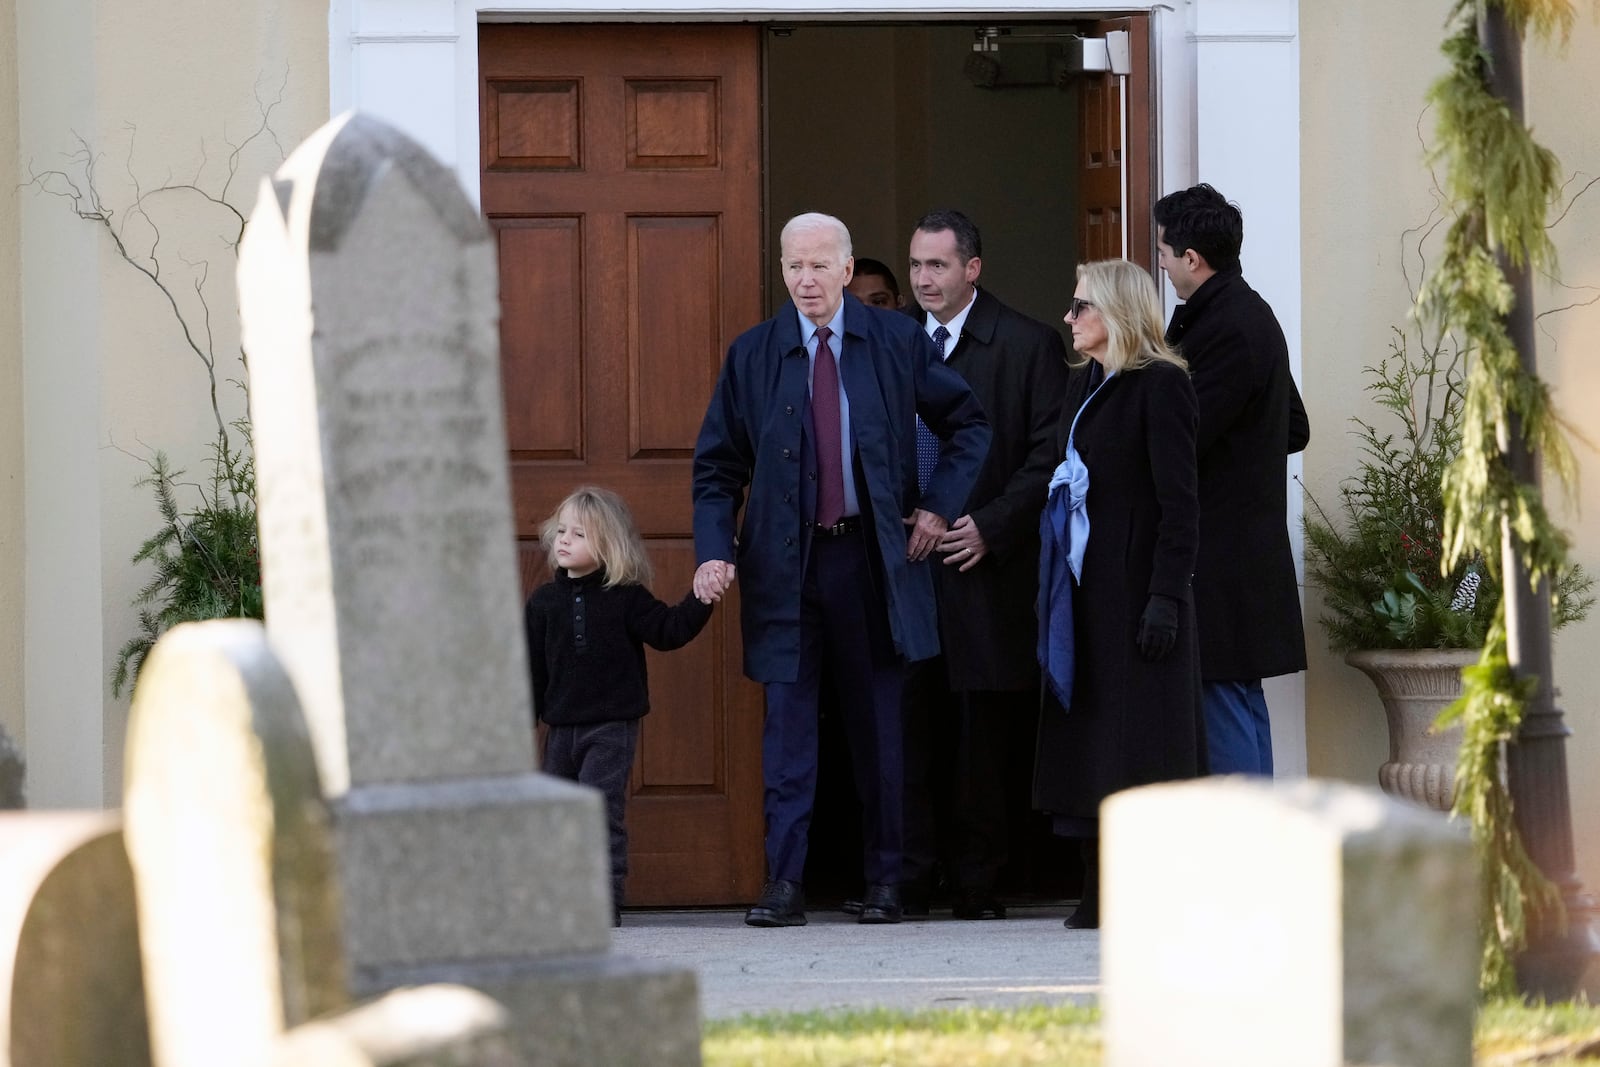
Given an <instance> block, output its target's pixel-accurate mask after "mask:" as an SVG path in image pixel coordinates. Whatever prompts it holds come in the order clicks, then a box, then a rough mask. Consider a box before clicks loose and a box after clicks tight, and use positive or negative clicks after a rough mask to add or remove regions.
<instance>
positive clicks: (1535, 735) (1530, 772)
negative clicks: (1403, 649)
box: [1478, 3, 1600, 1000]
mask: <svg viewBox="0 0 1600 1067" xmlns="http://www.w3.org/2000/svg"><path fill="white" fill-rule="evenodd" d="M1478 40H1479V43H1480V44H1482V45H1483V49H1484V53H1485V54H1486V55H1487V56H1488V59H1489V88H1490V91H1491V92H1492V93H1494V95H1495V96H1497V97H1499V98H1500V99H1501V100H1503V101H1505V103H1506V106H1507V107H1508V108H1509V109H1510V111H1511V114H1512V115H1513V116H1514V117H1515V118H1516V120H1517V121H1518V122H1521V121H1523V101H1522V39H1521V37H1520V35H1519V34H1518V32H1517V30H1516V28H1515V27H1514V26H1513V25H1511V24H1510V23H1509V22H1508V21H1507V20H1506V16H1505V11H1504V8H1503V7H1502V6H1501V5H1500V4H1496V3H1488V4H1483V5H1481V6H1480V14H1479V22H1478ZM1499 262H1500V268H1501V269H1502V270H1503V271H1504V272H1505V275H1506V280H1507V282H1509V283H1510V285H1511V290H1512V293H1513V303H1512V307H1511V312H1510V314H1509V315H1508V316H1507V320H1506V329H1507V331H1508V332H1509V333H1510V335H1511V342H1512V344H1514V345H1515V346H1516V349H1517V353H1518V356H1519V357H1520V359H1521V362H1522V366H1523V368H1524V369H1525V370H1526V371H1527V372H1528V373H1529V374H1536V373H1537V370H1538V355H1537V351H1536V348H1535V341H1534V329H1533V286H1532V282H1531V280H1530V278H1529V276H1528V268H1527V264H1526V263H1524V264H1523V265H1522V266H1520V267H1518V266H1515V265H1513V264H1512V263H1511V262H1510V260H1509V258H1508V257H1507V256H1506V255H1505V254H1504V253H1501V254H1500V257H1499ZM1501 449H1502V450H1503V453H1504V455H1505V459H1506V464H1507V466H1508V467H1509V468H1510V471H1511V474H1512V476H1513V477H1514V478H1516V480H1518V481H1519V482H1523V483H1526V484H1528V485H1532V486H1534V487H1536V488H1537V487H1539V485H1540V482H1541V478H1540V471H1539V456H1538V454H1537V453H1536V452H1534V451H1533V450H1532V449H1530V448H1529V447H1528V444H1527V442H1526V441H1525V440H1524V439H1523V436H1522V427H1521V424H1520V420H1519V419H1518V418H1517V417H1516V416H1515V415H1512V414H1510V413H1507V417H1506V429H1505V436H1504V438H1503V439H1502V441H1501ZM1502 530H1503V533H1502V536H1501V557H1500V558H1501V568H1502V570H1501V573H1502V574H1503V575H1504V578H1505V593H1504V597H1505V610H1506V637H1507V645H1508V648H1509V653H1510V660H1511V669H1512V673H1513V674H1515V675H1516V676H1517V677H1519V678H1536V679H1537V680H1538V688H1537V690H1536V691H1535V692H1534V694H1533V697H1532V699H1530V700H1529V701H1528V704H1527V707H1526V710H1525V713H1524V715H1523V720H1522V728H1521V729H1520V730H1519V731H1518V732H1517V739H1516V741H1515V742H1514V743H1513V744H1511V745H1510V746H1508V747H1507V750H1506V772H1507V778H1508V782H1509V785H1510V789H1511V799H1512V803H1513V805H1514V806H1515V810H1516V820H1517V829H1518V830H1519V831H1520V832H1521V834H1522V840H1523V844H1524V845H1525V846H1526V847H1527V850H1528V854H1529V856H1530V857H1531V858H1532V859H1533V862H1534V863H1535V864H1537V865H1538V867H1539V869H1540V870H1541V871H1543V872H1544V875H1545V877H1547V878H1549V879H1550V880H1551V881H1552V882H1553V883H1555V885H1556V886H1557V887H1558V888H1559V889H1560V891H1561V899H1562V901H1563V902H1564V903H1565V904H1566V909H1567V924H1566V928H1565V929H1562V928H1561V927H1560V926H1559V925H1557V924H1553V923H1550V922H1543V923H1539V922H1530V924H1529V929H1528V946H1527V948H1526V949H1525V950H1524V951H1523V953H1522V955H1521V956H1520V957H1519V958H1518V960H1517V984H1518V986H1519V987H1520V988H1521V990H1522V991H1523V992H1524V993H1527V994H1530V995H1534V996H1542V997H1544V998H1545V999H1547V1000H1566V999H1568V998H1570V997H1572V996H1574V995H1575V994H1576V993H1577V992H1578V991H1579V990H1581V989H1584V988H1585V972H1586V971H1588V970H1589V969H1590V967H1591V965H1593V964H1594V963H1596V962H1600V909H1597V907H1596V904H1595V901H1594V898H1593V897H1591V896H1590V895H1589V894H1588V893H1587V892H1585V891H1584V888H1583V885H1582V883H1580V882H1579V881H1578V876H1577V873H1576V868H1575V865H1574V863H1573V852H1572V805H1571V801H1570V797H1569V794H1568V787H1567V750H1566V741H1567V737H1568V735H1569V734H1571V732H1572V731H1570V730H1569V729H1567V726H1566V723H1565V722H1564V721H1563V719H1562V715H1561V709H1560V708H1558V707H1556V705H1555V687H1554V685H1553V683H1552V681H1551V676H1552V663H1551V652H1550V582H1549V580H1548V579H1541V580H1540V582H1539V584H1538V587H1537V588H1534V587H1532V586H1530V584H1529V582H1528V571H1527V568H1526V567H1524V566H1523V565H1522V562H1521V560H1520V558H1519V556H1518V554H1517V552H1516V550H1515V546H1514V542H1513V537H1512V533H1511V529H1510V523H1509V522H1505V523H1503V524H1502ZM1597 973H1600V972H1597Z"/></svg>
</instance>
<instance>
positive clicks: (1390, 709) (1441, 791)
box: [1344, 648, 1478, 811]
mask: <svg viewBox="0 0 1600 1067" xmlns="http://www.w3.org/2000/svg"><path fill="white" fill-rule="evenodd" d="M1344 661H1345V662H1346V663H1348V664H1350V666H1352V667H1355V668H1356V669H1357V670H1360V671H1361V672H1362V673H1364V674H1365V675H1366V676H1367V677H1368V678H1371V679H1372V682H1373V684H1374V685H1376V686H1377V687H1378V695H1379V696H1380V697H1381V698H1382V699H1383V710H1384V712H1385V713H1386V714H1387V715H1388V717H1389V762H1388V763H1385V764H1384V765H1383V766H1382V767H1380V768H1378V785H1379V786H1380V787H1381V788H1382V789H1383V791H1384V792H1385V793H1388V794H1389V795H1390V796H1396V797H1400V798H1402V799H1404V800H1410V801H1413V802H1415V803H1417V804H1421V805H1422V806H1424V807H1428V808H1433V809H1434V810H1436V811H1449V810H1450V805H1451V804H1452V803H1453V802H1454V801H1455V776H1456V753H1457V751H1458V750H1459V749H1460V748H1461V726H1460V724H1459V723H1458V724H1456V725H1454V726H1451V727H1450V728H1449V729H1448V730H1445V731H1443V732H1435V730H1434V729H1433V721H1434V720H1435V719H1436V718H1438V717H1439V712H1440V711H1442V710H1443V709H1444V707H1445V705H1447V704H1449V703H1450V702H1451V701H1452V700H1454V699H1455V698H1456V697H1458V696H1460V695H1461V668H1463V667H1469V666H1471V665H1472V664H1474V663H1476V662H1478V651H1477V650H1476V649H1470V648H1468V649H1453V648H1452V649H1433V648H1423V649H1409V648H1396V649H1360V650H1357V651H1355V652H1351V653H1350V654H1348V655H1347V656H1345V658H1344Z"/></svg>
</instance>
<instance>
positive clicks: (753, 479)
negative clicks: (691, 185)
mask: <svg viewBox="0 0 1600 1067" xmlns="http://www.w3.org/2000/svg"><path fill="white" fill-rule="evenodd" d="M809 372H810V360H809V358H808V357H807V355H806V349H805V345H803V344H802V343H801V341H800V319H799V313H798V312H797V311H796V310H795V307H794V304H792V303H789V302H785V303H784V305H783V306H782V307H781V308H779V309H778V313H777V314H776V315H774V316H773V317H772V318H770V319H768V320H767V321H766V322H764V323H762V324H761V325H759V326H756V327H753V328H751V329H749V330H746V331H745V332H744V333H742V334H740V335H739V337H737V338H736V339H735V340H734V342H733V344H732V346H730V347H729V349H728V355H727V358H726V359H725V360H723V364H722V373H721V374H720V375H719V376H718V378H717V384H716V388H715V389H714V390H713V392H712V394H711V402H710V403H709V404H708V405H707V407H706V415H705V419H704V421H703V422H702V423H701V425H700V436H699V438H698V440H697V441H696V442H695V454H694V547H695V557H696V560H695V561H696V564H697V565H698V564H701V563H705V562H706V561H707V560H713V559H718V560H729V561H732V562H733V563H734V565H735V567H736V568H737V570H736V579H737V581H738V583H739V590H740V594H739V596H740V601H739V602H740V612H739V621H740V623H741V632H742V634H743V636H744V670H745V674H746V675H747V676H749V677H750V678H751V679H752V680H754V681H757V682H792V681H794V680H795V678H796V676H797V673H798V671H799V663H800V587H801V581H802V579H803V578H804V576H805V564H806V556H807V553H808V552H809V550H810V546H811V538H810V536H809V534H808V527H806V526H805V522H806V521H807V520H809V519H811V517H812V516H813V515H814V514H815V509H816V482H815V480H814V478H813V477H812V474H813V473H814V471H815V455H816V450H815V448H814V447H813V446H812V444H811V441H810V434H809V432H808V427H809V426H810V425H811V401H810V389H809ZM839 378H840V381H842V382H843V383H844V391H845V396H846V397H847V398H848V399H849V402H850V432H851V435H852V437H853V439H854V444H853V449H852V451H853V456H852V459H853V464H852V465H853V470H854V474H855V479H856V492H857V496H858V498H859V500H860V503H861V508H862V516H863V520H864V521H867V522H869V523H870V524H871V531H872V537H873V542H874V544H875V545H876V548H877V554H878V557H879V559H880V560H881V564H882V578H883V583H884V588H883V589H881V590H862V595H863V596H880V597H882V598H883V600H884V603H885V604H886V607H887V610H888V616H889V629H890V632H891V634H892V635H893V638H894V645H895V651H896V652H897V653H899V654H900V655H901V656H903V657H905V658H906V659H907V660H918V659H927V658H929V657H930V656H936V655H938V654H939V636H938V630H937V627H936V626H935V625H934V609H933V576H932V575H931V574H930V573H929V571H930V569H931V568H932V567H933V566H936V564H934V563H932V562H931V561H926V560H925V561H922V562H919V563H911V562H908V561H907V559H906V527H905V524H904V522H903V519H904V518H905V517H906V516H909V515H910V514H911V512H912V509H913V508H915V507H917V506H921V507H922V508H923V509H925V510H928V511H931V512H934V513H935V514H937V515H940V516H942V517H943V518H945V519H946V520H947V521H952V522H953V521H954V520H955V519H956V518H958V517H959V516H960V515H961V511H960V507H961V505H962V503H963V502H965V501H966V499H967V495H968V494H969V493H970V492H971V491H972V482H973V480H974V479H975V478H976V477H977V475H978V470H979V468H980V467H981V466H982V465H983V456H984V452H985V450H986V449H987V448H988V446H989V425H988V423H987V421H985V419H984V417H983V409H982V408H981V407H980V406H979V405H978V401H977V398H976V397H974V396H973V395H972V390H971V389H969V388H968V387H967V383H966V382H964V381H962V380H961V376H960V375H958V374H956V373H955V372H954V371H952V370H950V369H949V368H948V367H946V366H945V365H944V364H943V363H942V362H941V361H940V359H939V355H938V353H937V352H936V351H935V350H934V347H933V342H932V341H930V340H929V339H928V335H927V334H926V333H924V332H923V331H922V327H920V326H918V325H917V324H916V323H915V322H913V321H912V320H911V319H910V318H909V317H908V316H905V315H886V314H884V313H882V312H881V311H876V310H873V309H871V308H868V307H867V306H866V305H865V304H863V303H861V301H859V300H857V299H856V298H855V297H853V296H851V295H850V294H849V293H845V294H844V339H843V341H842V347H841V348H840V351H839ZM918 415H920V416H922V419H923V421H924V422H926V423H927V424H928V426H929V427H930V428H931V429H932V430H933V431H934V432H935V433H936V434H939V435H940V436H941V437H943V438H945V441H944V444H943V446H942V447H941V449H940V451H939V465H938V466H937V467H935V468H934V472H933V480H932V482H931V484H930V485H929V486H928V492H927V494H926V495H924V496H923V497H922V499H921V500H920V501H919V500H918V499H917V434H916V417H917V416H918ZM747 491H748V499H746V492H747ZM741 507H743V510H744V515H743V521H742V523H741V522H740V519H739V513H740V508H741ZM735 530H737V536H735Z"/></svg>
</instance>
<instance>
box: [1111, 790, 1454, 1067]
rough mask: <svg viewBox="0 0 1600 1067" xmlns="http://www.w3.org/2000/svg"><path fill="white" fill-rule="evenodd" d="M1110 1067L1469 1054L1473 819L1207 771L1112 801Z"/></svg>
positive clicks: (1449, 1062) (1297, 1066)
mask: <svg viewBox="0 0 1600 1067" xmlns="http://www.w3.org/2000/svg"><path fill="white" fill-rule="evenodd" d="M1101 832H1102V834H1103V837H1102V863H1101V876H1102V900H1103V904H1102V918H1103V928H1102V940H1101V983H1102V990H1103V994H1102V1003H1103V1007H1104V1033H1105V1048H1106V1059H1105V1062H1106V1065H1107V1067H1168V1065H1171V1064H1179V1063H1181V1064H1184V1065H1185V1067H1213V1065H1215V1067H1223V1065H1226V1067H1330V1065H1357V1064H1359V1065H1376V1064H1382V1065H1385V1067H1468V1065H1470V1064H1471V1062H1472V1020H1473V1012H1474V1008H1475V1005H1476V980H1477V962H1478V960H1477V952H1478V950H1477V916H1476V901H1477V889H1476V877H1477V873H1476V867H1475V863H1474V859H1473V854H1472V847H1471V843H1470V842H1469V840H1468V839H1467V836H1466V833H1465V831H1464V829H1463V828H1462V827H1460V826H1458V825H1455V824H1452V823H1450V822H1448V821H1447V820H1446V819H1444V818H1443V817H1442V816H1440V815H1439V814H1438V813H1435V812H1428V811H1423V810H1421V809H1418V808H1416V807H1413V806H1412V805H1410V804H1404V803H1401V802H1398V801H1396V800H1393V799H1391V798H1389V797H1386V796H1384V795H1383V794H1382V793H1380V792H1378V791H1377V790H1376V789H1367V788H1362V787H1356V786H1349V785H1343V784H1336V783H1330V782H1316V781H1305V780H1301V781H1293V782H1288V781H1286V782H1277V783H1275V782H1272V781H1269V780H1264V779H1252V778H1243V777H1236V778H1213V779H1205V780H1201V781H1198V782H1190V783H1183V784H1172V785H1159V786H1147V787H1145V788H1142V789H1134V790H1129V791H1128V792H1125V793H1119V794H1117V795H1116V796H1113V797H1111V798H1110V799H1109V800H1107V801H1106V803H1105V804H1104V806H1103V807H1102V809H1101Z"/></svg>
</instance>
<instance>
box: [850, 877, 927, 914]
mask: <svg viewBox="0 0 1600 1067" xmlns="http://www.w3.org/2000/svg"><path fill="white" fill-rule="evenodd" d="M928 895H929V894H928V891H927V890H926V889H913V888H912V887H910V886H905V885H902V886H901V887H900V913H901V914H902V915H904V916H906V917H907V918H908V919H922V918H927V915H928ZM839 910H840V911H842V912H844V913H845V914H846V915H860V914H861V898H859V897H851V898H850V899H848V900H846V901H844V902H843V903H842V904H840V905H839Z"/></svg>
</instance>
